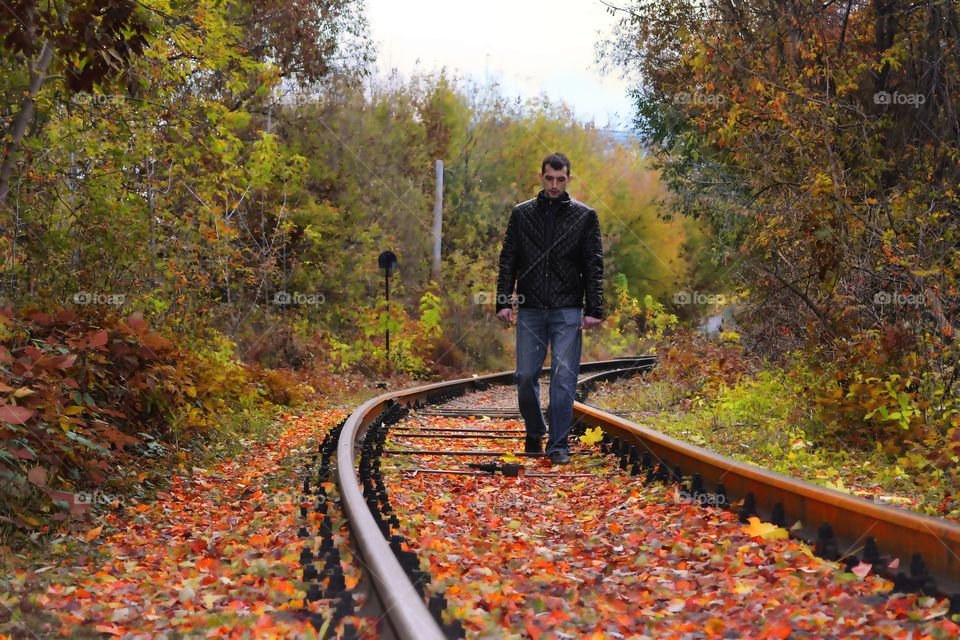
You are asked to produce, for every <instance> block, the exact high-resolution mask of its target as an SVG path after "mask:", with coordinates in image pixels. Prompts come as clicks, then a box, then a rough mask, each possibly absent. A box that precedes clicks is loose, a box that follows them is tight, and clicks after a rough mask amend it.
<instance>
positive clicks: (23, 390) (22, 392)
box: [13, 387, 34, 398]
mask: <svg viewBox="0 0 960 640" xmlns="http://www.w3.org/2000/svg"><path fill="white" fill-rule="evenodd" d="M32 393H34V391H33V389H31V388H30V387H20V388H19V389H17V390H16V391H14V392H13V397H14V398H22V397H23V396H29V395H31V394H32Z"/></svg>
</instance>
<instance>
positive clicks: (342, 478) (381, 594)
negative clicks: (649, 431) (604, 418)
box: [336, 356, 656, 640]
mask: <svg viewBox="0 0 960 640" xmlns="http://www.w3.org/2000/svg"><path fill="white" fill-rule="evenodd" d="M655 363H656V357H655V356H642V357H636V358H619V359H617V360H603V361H595V362H585V363H582V364H581V365H580V371H582V372H585V373H586V372H595V371H602V370H604V369H609V368H610V367H624V366H627V365H629V364H634V365H645V366H648V367H652V366H653V365H654V364H655ZM549 371H550V370H549V367H544V368H543V369H542V372H543V373H549ZM513 382H514V372H513V371H507V372H502V373H492V374H488V375H483V376H472V377H470V378H460V379H457V380H450V381H447V382H440V383H435V384H428V385H423V386H419V387H414V388H412V389H403V390H398V391H392V392H388V393H384V394H382V395H379V396H377V397H375V398H371V399H370V400H367V401H366V402H364V403H363V404H362V405H360V407H359V408H357V409H356V410H355V411H354V412H353V413H352V414H351V415H350V417H349V418H347V420H346V422H345V423H344V425H343V429H342V431H341V432H340V439H339V441H338V442H337V469H336V478H337V486H338V490H339V492H340V501H341V506H342V508H343V510H344V513H345V514H346V516H347V521H348V522H349V525H350V531H351V533H352V534H353V537H354V540H355V541H356V543H357V548H358V551H359V553H360V555H361V557H362V558H363V562H364V564H365V565H366V568H367V573H368V574H369V575H370V579H371V583H372V585H373V588H374V590H375V591H376V594H377V597H378V598H379V600H380V602H381V604H382V605H383V609H384V611H385V616H386V620H387V622H388V623H389V625H390V627H391V630H392V631H393V635H394V636H395V637H396V638H398V639H400V640H443V639H444V638H445V636H444V634H443V630H442V629H441V628H440V625H438V624H437V622H436V620H435V619H434V618H433V616H432V615H431V613H430V610H429V609H428V608H427V605H426V604H425V603H424V601H423V600H422V599H421V598H420V594H419V593H418V592H417V590H416V588H415V587H414V586H413V584H412V583H411V582H410V579H409V578H408V576H407V574H406V573H405V572H404V570H403V567H402V566H401V564H400V562H399V560H397V557H396V556H395V555H394V553H393V551H392V550H391V548H390V545H389V543H388V542H387V540H386V539H384V537H383V533H382V532H381V531H380V528H379V526H378V525H377V522H376V520H375V519H374V517H373V515H372V514H371V513H370V510H369V508H368V507H367V503H366V501H365V499H364V496H363V492H362V490H361V488H360V483H359V480H358V478H357V468H356V463H355V461H356V457H357V448H358V443H359V441H360V438H361V437H362V436H363V435H364V432H365V430H366V428H367V427H368V426H369V425H370V424H371V423H372V422H373V421H374V420H375V419H376V417H377V416H378V415H380V413H381V412H382V411H383V410H384V409H385V408H386V407H387V406H388V404H389V403H390V402H391V401H393V402H398V403H401V404H403V405H407V406H409V405H415V404H419V403H420V402H422V401H424V400H426V398H427V397H428V396H430V395H432V394H435V393H438V392H444V391H464V390H467V389H469V388H470V387H473V386H477V385H478V384H482V383H487V384H512V383H513Z"/></svg>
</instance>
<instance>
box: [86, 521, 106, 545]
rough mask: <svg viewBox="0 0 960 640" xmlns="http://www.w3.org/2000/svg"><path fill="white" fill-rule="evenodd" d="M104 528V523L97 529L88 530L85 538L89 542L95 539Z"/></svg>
mask: <svg viewBox="0 0 960 640" xmlns="http://www.w3.org/2000/svg"><path fill="white" fill-rule="evenodd" d="M102 530H103V525H100V526H99V527H97V528H96V529H90V531H87V532H86V533H85V534H83V539H84V540H86V541H87V542H90V541H92V540H93V539H95V538H96V537H97V536H99V535H100V532H101V531H102Z"/></svg>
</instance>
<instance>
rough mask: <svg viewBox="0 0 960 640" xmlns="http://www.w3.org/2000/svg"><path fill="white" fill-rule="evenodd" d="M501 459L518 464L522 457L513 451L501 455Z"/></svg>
mask: <svg viewBox="0 0 960 640" xmlns="http://www.w3.org/2000/svg"><path fill="white" fill-rule="evenodd" d="M500 459H501V460H503V461H504V462H506V463H507V464H517V463H518V462H521V459H520V457H519V456H516V455H514V454H512V453H508V454H507V455H505V456H500Z"/></svg>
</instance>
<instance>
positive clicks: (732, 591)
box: [383, 415, 960, 639]
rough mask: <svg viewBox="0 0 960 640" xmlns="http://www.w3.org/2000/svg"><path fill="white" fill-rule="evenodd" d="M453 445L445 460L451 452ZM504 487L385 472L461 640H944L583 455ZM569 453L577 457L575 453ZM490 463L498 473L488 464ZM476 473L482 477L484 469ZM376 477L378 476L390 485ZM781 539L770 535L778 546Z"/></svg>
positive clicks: (413, 444)
mask: <svg viewBox="0 0 960 640" xmlns="http://www.w3.org/2000/svg"><path fill="white" fill-rule="evenodd" d="M397 426H421V427H447V428H449V427H457V426H459V427H469V428H478V427H482V428H489V429H502V430H516V429H521V430H522V429H523V424H522V422H520V421H517V420H490V419H483V418H477V419H460V418H445V417H432V416H431V417H426V416H418V415H412V416H411V417H410V419H408V420H407V421H405V422H404V423H402V424H401V425H397ZM398 433H400V432H399V431H396V430H395V431H394V432H392V435H391V437H390V439H388V447H390V446H392V447H397V448H399V447H403V448H420V449H444V448H446V449H464V450H466V449H478V450H479V449H482V450H488V451H489V450H498V451H504V452H508V451H516V450H518V448H520V443H522V440H490V439H479V438H477V439H457V440H455V441H452V440H446V441H444V440H442V439H435V438H429V439H427V438H421V439H417V438H403V439H402V440H401V439H399V438H396V437H395V435H396V434H398ZM452 442H455V445H454V444H451V443H452ZM588 448H589V450H590V451H591V452H592V453H591V454H588V455H573V456H572V459H573V464H571V465H569V466H566V467H550V466H549V463H546V465H545V464H544V462H543V461H540V462H538V463H536V464H533V463H531V462H530V461H529V460H526V461H525V464H526V465H527V470H529V471H536V472H562V473H591V474H595V476H594V477H587V478H582V477H566V478H559V477H555V478H534V477H519V478H508V477H504V476H502V475H496V476H463V475H441V474H427V473H416V474H415V473H413V472H412V469H415V468H417V467H420V468H433V469H440V468H444V469H466V465H467V463H468V462H476V461H478V460H477V459H475V458H461V457H456V458H455V457H449V456H423V455H420V456H410V457H406V456H399V455H391V456H388V457H387V458H386V459H385V461H384V465H383V468H384V471H385V482H386V483H387V487H388V490H389V492H390V499H391V503H392V505H393V506H394V508H395V509H396V510H397V511H398V512H399V514H400V515H401V518H400V520H401V524H402V526H403V527H404V528H405V531H404V534H405V535H406V537H407V538H408V539H409V540H411V541H413V545H414V546H415V548H416V550H417V552H418V554H419V555H420V557H421V559H422V562H423V564H424V565H426V564H427V563H428V564H429V571H430V573H431V574H432V575H433V577H434V584H435V585H436V587H437V588H438V590H443V591H445V593H446V595H447V597H448V600H449V601H450V612H452V613H453V614H454V615H455V616H456V617H458V618H461V619H463V620H464V622H465V626H466V627H467V628H468V631H469V634H468V637H471V638H534V639H538V638H544V639H546V638H551V639H552V638H646V637H649V638H740V637H765V638H787V637H789V638H824V637H837V638H842V637H868V638H876V637H892V638H922V637H929V638H950V637H956V635H957V634H958V633H960V626H958V625H957V624H955V623H954V622H952V621H949V620H947V619H945V617H946V614H947V603H946V601H945V600H936V599H934V598H924V597H920V596H917V595H915V594H891V593H890V589H891V588H892V584H891V583H890V582H889V581H887V580H884V579H882V578H879V577H877V576H874V575H869V574H868V573H865V572H864V571H858V574H860V575H858V574H853V573H844V572H843V571H842V569H841V568H840V566H839V565H838V564H836V563H833V562H828V561H824V560H822V559H820V558H817V557H815V556H813V555H812V553H811V551H810V549H809V548H808V547H807V546H806V545H805V544H802V543H800V542H798V541H795V540H792V539H777V536H775V535H773V536H770V535H768V536H767V537H768V538H771V539H765V538H764V537H762V536H761V535H751V533H754V532H756V533H758V534H760V533H764V532H765V528H764V527H757V526H754V527H753V528H748V527H746V526H744V525H742V524H741V523H740V522H738V520H737V518H736V516H735V515H734V514H733V513H731V512H728V511H724V510H719V509H713V508H703V507H700V506H694V505H690V504H684V503H683V501H682V500H680V499H679V498H678V496H677V494H676V493H675V492H674V490H673V489H672V488H670V487H667V486H665V485H662V484H659V483H653V484H650V485H645V484H644V483H643V482H642V480H641V479H639V478H631V477H630V476H628V475H626V474H624V473H623V472H622V471H620V470H619V468H617V467H616V466H615V464H613V463H612V462H611V460H610V459H609V458H604V457H603V456H602V455H600V453H599V450H598V449H596V448H595V447H587V446H586V445H582V446H581V450H585V449H588ZM574 450H575V451H576V450H577V445H576V444H575V445H574ZM494 460H496V459H495V458H494ZM483 461H487V462H488V461H490V458H486V459H484V460H483ZM388 469H389V471H388ZM781 531H782V530H781Z"/></svg>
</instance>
